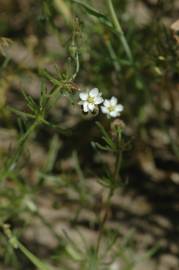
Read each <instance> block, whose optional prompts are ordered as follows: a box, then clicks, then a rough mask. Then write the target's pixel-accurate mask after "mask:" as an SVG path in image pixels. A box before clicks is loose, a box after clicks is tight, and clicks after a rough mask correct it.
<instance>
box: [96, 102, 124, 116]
mask: <svg viewBox="0 0 179 270" xmlns="http://www.w3.org/2000/svg"><path fill="white" fill-rule="evenodd" d="M117 102H118V101H117V98H116V97H112V98H111V99H105V101H104V103H103V106H101V110H102V112H103V113H105V114H107V116H108V117H117V116H119V115H120V112H122V111H123V106H122V105H121V104H118V103H117Z"/></svg>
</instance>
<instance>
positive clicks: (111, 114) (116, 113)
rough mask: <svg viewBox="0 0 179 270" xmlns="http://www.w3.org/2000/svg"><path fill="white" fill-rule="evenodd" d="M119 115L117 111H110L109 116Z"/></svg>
mask: <svg viewBox="0 0 179 270" xmlns="http://www.w3.org/2000/svg"><path fill="white" fill-rule="evenodd" d="M119 115H120V113H119V112H117V111H112V112H110V116H111V117H117V116H119Z"/></svg>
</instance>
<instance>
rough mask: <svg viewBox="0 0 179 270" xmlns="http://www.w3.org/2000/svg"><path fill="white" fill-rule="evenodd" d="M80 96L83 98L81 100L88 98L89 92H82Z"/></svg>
mask: <svg viewBox="0 0 179 270" xmlns="http://www.w3.org/2000/svg"><path fill="white" fill-rule="evenodd" d="M80 98H81V100H87V98H88V93H87V92H81V93H80Z"/></svg>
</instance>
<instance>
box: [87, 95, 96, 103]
mask: <svg viewBox="0 0 179 270" xmlns="http://www.w3.org/2000/svg"><path fill="white" fill-rule="evenodd" d="M94 101H95V100H94V97H92V96H89V97H88V102H89V103H92V104H94Z"/></svg>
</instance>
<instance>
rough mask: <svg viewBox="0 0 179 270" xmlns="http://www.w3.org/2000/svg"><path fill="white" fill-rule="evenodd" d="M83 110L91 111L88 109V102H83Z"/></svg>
mask: <svg viewBox="0 0 179 270" xmlns="http://www.w3.org/2000/svg"><path fill="white" fill-rule="evenodd" d="M83 111H84V112H88V111H89V109H88V102H84V103H83Z"/></svg>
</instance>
